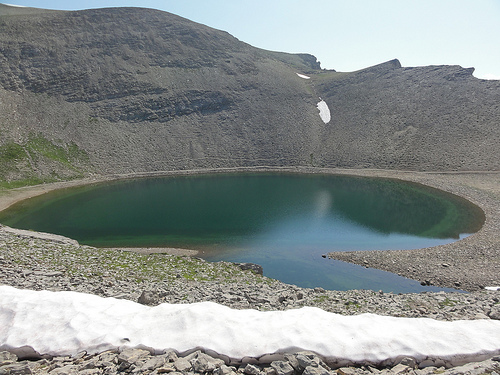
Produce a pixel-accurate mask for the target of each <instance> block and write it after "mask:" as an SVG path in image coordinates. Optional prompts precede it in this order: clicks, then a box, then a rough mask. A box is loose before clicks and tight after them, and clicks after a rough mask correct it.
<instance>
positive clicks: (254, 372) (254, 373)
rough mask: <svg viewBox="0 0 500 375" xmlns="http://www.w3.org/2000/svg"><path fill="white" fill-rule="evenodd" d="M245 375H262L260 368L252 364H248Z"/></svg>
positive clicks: (244, 371)
mask: <svg viewBox="0 0 500 375" xmlns="http://www.w3.org/2000/svg"><path fill="white" fill-rule="evenodd" d="M243 373H244V374H247V375H259V374H260V368H259V367H257V366H255V365H253V364H251V363H248V364H247V365H246V366H245V368H244V370H243Z"/></svg>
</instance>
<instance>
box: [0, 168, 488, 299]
mask: <svg viewBox="0 0 500 375" xmlns="http://www.w3.org/2000/svg"><path fill="white" fill-rule="evenodd" d="M0 222H2V223H4V224H6V225H9V226H13V227H17V228H24V229H33V230H38V231H46V232H51V233H57V234H62V235H65V236H68V237H71V238H74V239H77V240H78V241H79V242H81V243H83V244H88V245H93V246H97V247H155V246H158V247H181V248H191V249H198V250H200V251H201V253H200V254H201V256H202V257H204V258H206V259H208V260H214V261H215V260H228V261H236V262H254V263H258V264H261V265H262V266H263V267H264V271H265V274H266V275H267V276H270V277H273V278H277V279H280V280H282V281H285V282H289V283H294V284H297V285H300V286H304V287H315V286H322V287H324V288H327V289H339V290H345V289H354V288H356V289H374V290H379V289H382V290H385V291H395V292H408V291H419V290H429V289H428V288H427V289H423V287H421V286H420V285H419V284H418V283H416V282H415V281H412V280H407V279H403V278H400V277H399V276H396V275H392V274H389V273H385V272H382V271H377V270H368V269H365V268H362V267H358V266H353V265H348V264H345V263H342V262H338V261H332V260H328V259H324V258H322V257H321V255H322V254H325V253H327V252H330V251H346V250H373V249H412V248H421V247H428V246H435V245H439V244H444V243H449V242H452V241H455V240H457V239H459V238H461V237H464V236H466V235H467V234H469V233H474V232H476V231H477V230H479V229H480V227H481V225H482V224H483V222H484V214H483V212H482V211H481V210H480V209H479V208H478V207H477V206H475V205H473V204H471V203H470V202H468V201H466V200H464V199H461V198H459V197H456V196H454V195H451V194H448V193H445V192H442V191H439V190H436V189H431V188H428V187H425V186H422V185H418V184H412V183H406V182H401V181H397V180H391V179H380V178H362V177H352V176H332V175H294V174H229V175H220V174H216V175H202V176H182V177H164V178H150V179H137V180H126V181H117V182H112V183H107V184H100V185H96V186H85V187H79V188H72V189H66V190H62V191H56V192H52V193H50V194H46V195H44V196H41V197H37V198H33V199H30V200H27V201H24V202H20V203H19V204H17V205H15V206H13V207H12V208H10V209H9V210H7V211H4V212H2V213H0Z"/></svg>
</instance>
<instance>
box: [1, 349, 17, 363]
mask: <svg viewBox="0 0 500 375" xmlns="http://www.w3.org/2000/svg"><path fill="white" fill-rule="evenodd" d="M14 362H17V355H15V354H13V353H10V352H0V366H5V365H10V364H11V363H14Z"/></svg>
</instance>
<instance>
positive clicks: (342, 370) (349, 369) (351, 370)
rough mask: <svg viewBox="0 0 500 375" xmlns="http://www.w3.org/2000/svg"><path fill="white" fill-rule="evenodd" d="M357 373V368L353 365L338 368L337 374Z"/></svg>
mask: <svg viewBox="0 0 500 375" xmlns="http://www.w3.org/2000/svg"><path fill="white" fill-rule="evenodd" d="M357 373H358V371H357V369H355V368H353V367H341V368H339V369H337V374H339V375H356V374H357Z"/></svg>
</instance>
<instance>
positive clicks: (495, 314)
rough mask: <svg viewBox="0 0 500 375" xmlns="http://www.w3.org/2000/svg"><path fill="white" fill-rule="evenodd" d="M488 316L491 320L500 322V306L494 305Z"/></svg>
mask: <svg viewBox="0 0 500 375" xmlns="http://www.w3.org/2000/svg"><path fill="white" fill-rule="evenodd" d="M488 316H489V317H490V319H495V320H500V305H498V304H497V305H494V306H493V307H492V308H491V311H490V313H489V314H488Z"/></svg>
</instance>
